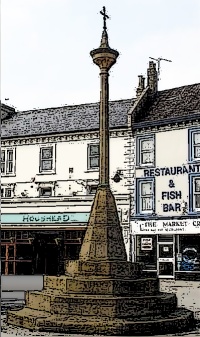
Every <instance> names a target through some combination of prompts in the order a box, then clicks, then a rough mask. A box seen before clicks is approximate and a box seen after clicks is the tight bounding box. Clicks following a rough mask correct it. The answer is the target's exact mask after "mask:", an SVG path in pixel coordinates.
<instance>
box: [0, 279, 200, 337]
mask: <svg viewBox="0 0 200 337" xmlns="http://www.w3.org/2000/svg"><path fill="white" fill-rule="evenodd" d="M160 290H161V291H163V292H168V293H176V294H177V297H178V306H181V307H182V306H183V307H186V308H188V309H190V310H192V311H193V312H194V315H195V318H196V319H197V320H198V321H199V322H198V323H197V329H196V330H195V331H192V332H188V333H182V334H174V335H170V334H168V335H165V336H187V337H200V282H197V281H196V282H190V281H174V280H172V281H170V280H161V281H160ZM13 305H14V306H18V307H20V306H21V305H23V302H15V304H14V303H12V302H11V301H10V302H7V303H6V301H5V300H4V304H3V305H2V314H1V337H9V336H10V337H14V336H21V337H24V336H49V337H56V336H65V337H68V336H70V337H72V336H73V337H76V336H77V337H78V336H82V337H84V336H83V335H69V334H63V333H48V332H32V333H31V332H30V331H29V330H28V329H21V328H16V327H13V326H11V325H7V324H6V320H5V318H6V316H5V312H6V310H7V308H9V307H11V306H13ZM85 337H86V336H85ZM99 337H100V336H99ZM157 337H161V336H157Z"/></svg>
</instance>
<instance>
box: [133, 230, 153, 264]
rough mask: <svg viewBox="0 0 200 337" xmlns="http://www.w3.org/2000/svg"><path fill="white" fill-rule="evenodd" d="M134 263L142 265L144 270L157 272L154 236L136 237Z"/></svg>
mask: <svg viewBox="0 0 200 337" xmlns="http://www.w3.org/2000/svg"><path fill="white" fill-rule="evenodd" d="M136 262H142V263H144V269H145V270H157V240H156V235H145V236H140V235H138V236H137V237H136Z"/></svg>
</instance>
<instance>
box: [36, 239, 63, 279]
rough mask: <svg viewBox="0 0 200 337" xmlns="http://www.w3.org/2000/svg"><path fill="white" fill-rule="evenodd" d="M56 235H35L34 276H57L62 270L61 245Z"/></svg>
mask: <svg viewBox="0 0 200 337" xmlns="http://www.w3.org/2000/svg"><path fill="white" fill-rule="evenodd" d="M55 237H56V236H55V235H48V234H41V233H39V234H35V239H34V242H33V245H34V267H33V269H34V270H33V274H45V275H57V274H59V273H60V272H62V271H61V270H59V268H60V243H59V244H58V243H57V241H56V239H55Z"/></svg>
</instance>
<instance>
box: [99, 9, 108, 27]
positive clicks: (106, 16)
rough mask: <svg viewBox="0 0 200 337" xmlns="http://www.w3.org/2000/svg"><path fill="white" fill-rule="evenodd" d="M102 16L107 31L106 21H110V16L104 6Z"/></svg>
mask: <svg viewBox="0 0 200 337" xmlns="http://www.w3.org/2000/svg"><path fill="white" fill-rule="evenodd" d="M100 14H101V15H103V29H104V30H105V29H107V27H106V19H109V16H108V15H107V14H106V7H105V6H103V10H102V11H100Z"/></svg>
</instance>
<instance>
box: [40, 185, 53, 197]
mask: <svg viewBox="0 0 200 337" xmlns="http://www.w3.org/2000/svg"><path fill="white" fill-rule="evenodd" d="M43 189H51V195H42V194H41V190H43ZM39 197H40V198H51V197H53V187H52V186H40V187H39Z"/></svg>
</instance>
